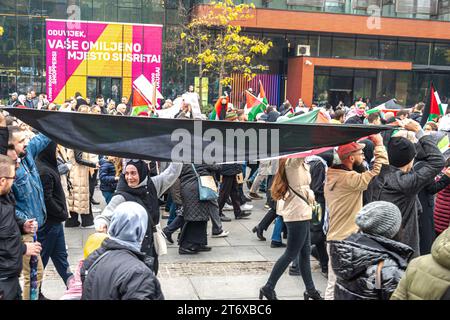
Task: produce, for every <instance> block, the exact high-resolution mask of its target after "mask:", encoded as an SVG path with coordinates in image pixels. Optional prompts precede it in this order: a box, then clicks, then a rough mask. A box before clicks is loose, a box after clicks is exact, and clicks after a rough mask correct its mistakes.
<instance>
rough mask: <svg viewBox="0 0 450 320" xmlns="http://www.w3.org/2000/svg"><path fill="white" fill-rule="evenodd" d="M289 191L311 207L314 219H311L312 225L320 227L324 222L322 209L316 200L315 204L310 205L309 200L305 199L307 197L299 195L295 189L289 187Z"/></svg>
mask: <svg viewBox="0 0 450 320" xmlns="http://www.w3.org/2000/svg"><path fill="white" fill-rule="evenodd" d="M289 189H290V190H291V191H292V192H293V193H294V194H295V195H296V196H297V197H299V198H300V199H302V200H303V201H304V202H306V204H307V205H308V206H310V207H311V210H312V217H311V223H312V224H313V225H315V226H316V225H319V224H320V223H321V221H322V207H321V206H320V204H319V203H318V202H316V201H315V200H314V203H313V204H310V203H309V202H308V200H306V199H305V197H303V196H302V195H301V194H299V193H297V192H296V191H295V190H294V189H292V188H291V186H289Z"/></svg>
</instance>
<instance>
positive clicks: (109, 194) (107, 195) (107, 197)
mask: <svg viewBox="0 0 450 320" xmlns="http://www.w3.org/2000/svg"><path fill="white" fill-rule="evenodd" d="M102 194H103V198H105V202H106V204H108V203H109V202H110V201H111V199H112V197H113V194H114V192H111V191H102Z"/></svg>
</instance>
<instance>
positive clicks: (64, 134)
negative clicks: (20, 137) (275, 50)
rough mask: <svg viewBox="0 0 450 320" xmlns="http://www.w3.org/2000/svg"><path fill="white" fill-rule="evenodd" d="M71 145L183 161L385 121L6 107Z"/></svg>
mask: <svg viewBox="0 0 450 320" xmlns="http://www.w3.org/2000/svg"><path fill="white" fill-rule="evenodd" d="M4 110H6V111H8V112H9V113H11V114H12V115H14V116H16V117H17V118H19V119H20V120H22V121H23V122H25V123H27V124H28V125H30V126H32V127H33V128H35V129H36V130H38V131H40V132H42V133H44V134H45V135H46V136H48V137H49V138H51V139H52V140H54V141H55V142H57V143H59V144H61V145H63V146H65V147H67V148H71V149H76V150H81V151H85V152H90V153H95V154H101V155H111V156H118V157H123V158H134V159H145V160H160V161H173V162H184V163H192V162H194V163H223V162H233V161H244V160H256V159H265V158H269V157H277V156H280V155H287V154H292V153H296V152H302V151H307V150H311V149H315V148H320V147H328V146H337V145H340V144H345V143H348V142H351V141H355V140H357V139H358V138H361V137H364V136H367V135H370V134H374V133H377V132H380V131H384V130H390V129H391V128H389V127H384V126H365V125H334V124H281V123H258V122H227V121H201V120H181V119H159V118H142V117H127V116H110V115H97V114H85V113H76V112H58V111H44V110H33V109H17V108H5V109H4Z"/></svg>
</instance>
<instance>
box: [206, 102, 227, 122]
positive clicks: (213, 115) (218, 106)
mask: <svg viewBox="0 0 450 320" xmlns="http://www.w3.org/2000/svg"><path fill="white" fill-rule="evenodd" d="M223 98H224V97H219V99H217V101H216V104H215V105H214V109H213V110H212V112H211V115H210V116H209V120H225V119H219V116H220V112H221V111H222V99H223ZM225 99H227V108H228V103H229V102H230V97H229V96H226V97H225ZM225 112H226V110H225Z"/></svg>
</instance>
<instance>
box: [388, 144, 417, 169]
mask: <svg viewBox="0 0 450 320" xmlns="http://www.w3.org/2000/svg"><path fill="white" fill-rule="evenodd" d="M388 156H389V164H391V165H393V166H394V167H397V168H400V167H403V166H404V165H407V164H408V163H410V162H411V160H413V159H414V157H415V156H416V147H415V146H414V144H413V143H412V142H411V141H409V140H408V139H405V138H402V137H395V138H392V139H391V140H390V141H389V144H388Z"/></svg>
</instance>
